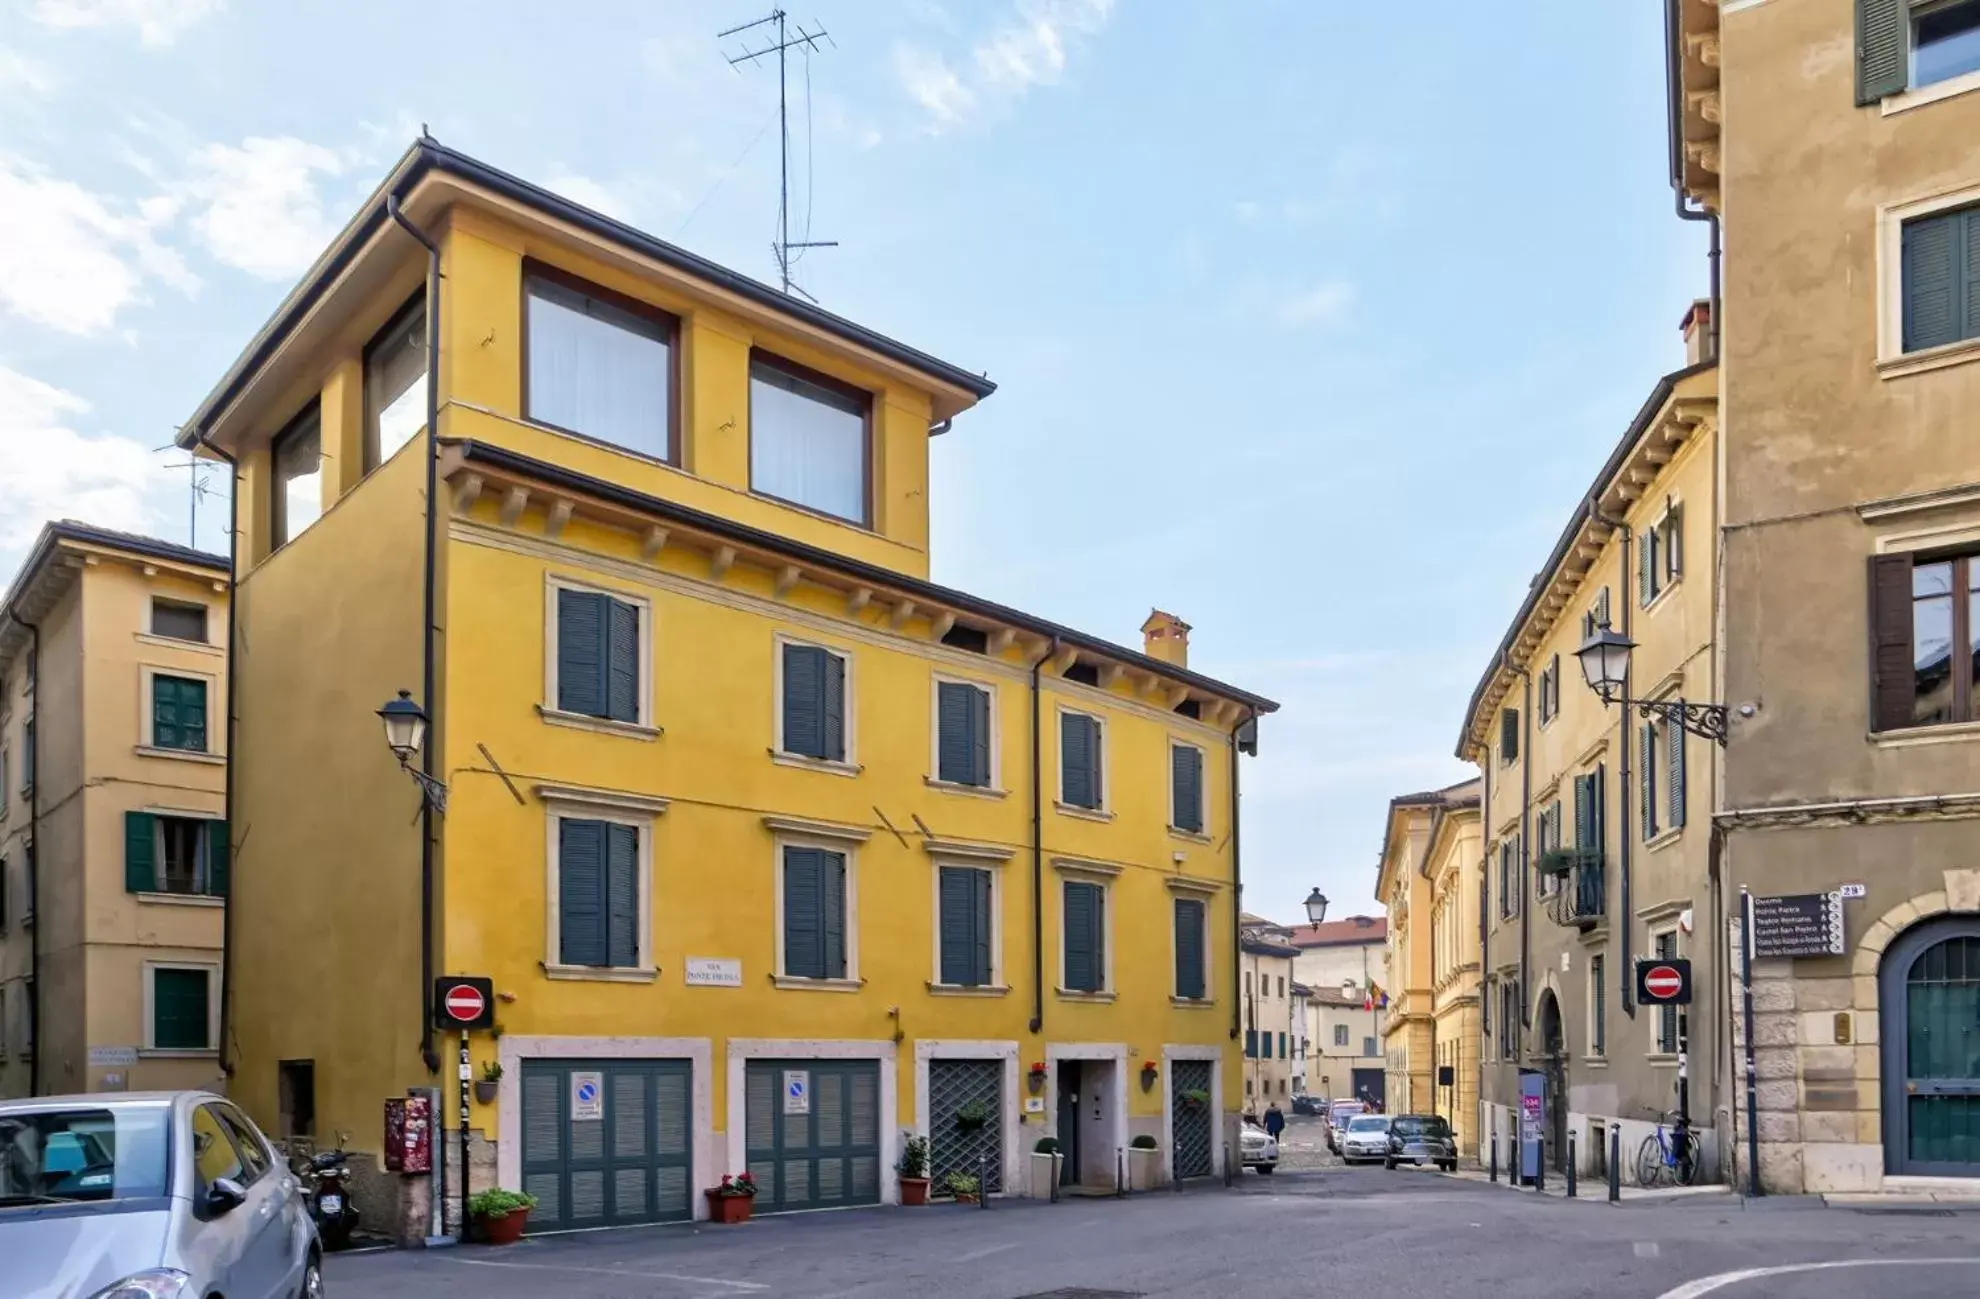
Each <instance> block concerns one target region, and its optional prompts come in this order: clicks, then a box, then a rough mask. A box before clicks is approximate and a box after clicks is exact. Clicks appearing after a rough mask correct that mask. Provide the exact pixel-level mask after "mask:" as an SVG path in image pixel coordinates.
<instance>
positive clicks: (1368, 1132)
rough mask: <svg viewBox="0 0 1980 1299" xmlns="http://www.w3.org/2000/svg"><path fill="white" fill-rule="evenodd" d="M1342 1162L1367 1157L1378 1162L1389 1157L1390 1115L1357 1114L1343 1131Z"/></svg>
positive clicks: (1357, 1160)
mask: <svg viewBox="0 0 1980 1299" xmlns="http://www.w3.org/2000/svg"><path fill="white" fill-rule="evenodd" d="M1340 1140H1341V1162H1342V1163H1344V1164H1352V1163H1357V1162H1359V1161H1361V1160H1363V1159H1367V1160H1370V1161H1373V1162H1376V1163H1379V1162H1381V1161H1382V1160H1384V1159H1387V1158H1388V1157H1389V1116H1388V1115H1386V1114H1357V1115H1355V1116H1354V1117H1353V1118H1351V1119H1349V1120H1348V1121H1347V1127H1346V1128H1344V1129H1343V1130H1342V1132H1341V1137H1340Z"/></svg>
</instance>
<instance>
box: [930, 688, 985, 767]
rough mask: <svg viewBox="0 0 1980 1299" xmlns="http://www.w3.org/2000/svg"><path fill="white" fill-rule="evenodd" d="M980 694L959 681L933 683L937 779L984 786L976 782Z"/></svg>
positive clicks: (980, 692)
mask: <svg viewBox="0 0 1980 1299" xmlns="http://www.w3.org/2000/svg"><path fill="white" fill-rule="evenodd" d="M982 694H983V692H982V691H980V690H978V689H977V688H976V687H975V686H969V685H964V684H962V683H961V682H958V681H941V682H937V683H936V686H935V727H936V738H935V751H936V761H935V776H936V779H938V780H946V781H950V782H951V783H953V784H957V785H976V784H982V783H985V782H983V781H979V780H978V779H977V778H976V723H977V714H976V701H977V699H978V698H980V697H981V696H982Z"/></svg>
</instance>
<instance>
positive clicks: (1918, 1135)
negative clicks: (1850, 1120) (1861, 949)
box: [1879, 918, 1980, 1177]
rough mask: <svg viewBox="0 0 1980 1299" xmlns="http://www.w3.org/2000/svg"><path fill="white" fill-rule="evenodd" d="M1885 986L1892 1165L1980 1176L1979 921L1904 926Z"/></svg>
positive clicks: (1895, 1169) (1887, 1134)
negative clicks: (1912, 928) (1905, 927)
mask: <svg viewBox="0 0 1980 1299" xmlns="http://www.w3.org/2000/svg"><path fill="white" fill-rule="evenodd" d="M1880 984H1881V986H1880V989H1879V991H1880V1000H1881V1003H1882V1005H1883V1008H1884V1009H1883V1017H1882V1018H1883V1032H1884V1052H1883V1058H1884V1075H1885V1081H1884V1157H1885V1168H1886V1171H1888V1172H1892V1173H1910V1174H1916V1175H1923V1176H1937V1177H1980V922H1976V921H1974V920H1972V919H1970V918H1956V919H1948V920H1942V921H1939V922H1937V923H1935V924H1929V925H1923V926H1920V927H1919V928H1918V929H1914V930H1912V931H1911V932H1909V933H1907V934H1905V935H1904V936H1903V937H1901V938H1900V939H1899V940H1898V941H1897V942H1896V943H1893V944H1892V945H1891V948H1890V950H1889V951H1887V952H1886V953H1885V955H1884V965H1883V971H1882V975H1881V978H1880Z"/></svg>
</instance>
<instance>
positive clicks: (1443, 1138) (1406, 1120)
mask: <svg viewBox="0 0 1980 1299" xmlns="http://www.w3.org/2000/svg"><path fill="white" fill-rule="evenodd" d="M1397 1164H1435V1165H1436V1166H1437V1167H1439V1168H1441V1169H1443V1170H1444V1171H1445V1172H1447V1173H1455V1172H1456V1171H1457V1138H1456V1137H1455V1136H1453V1135H1452V1134H1451V1125H1450V1124H1449V1123H1446V1122H1445V1121H1444V1118H1443V1116H1442V1115H1441V1114H1398V1115H1397V1116H1396V1117H1395V1119H1394V1120H1393V1121H1392V1122H1391V1123H1390V1124H1389V1157H1388V1158H1387V1159H1385V1160H1383V1161H1382V1166H1383V1167H1384V1168H1391V1169H1393V1168H1394V1167H1395V1166H1396V1165H1397Z"/></svg>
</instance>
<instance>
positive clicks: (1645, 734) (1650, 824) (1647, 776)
mask: <svg viewBox="0 0 1980 1299" xmlns="http://www.w3.org/2000/svg"><path fill="white" fill-rule="evenodd" d="M1636 753H1637V757H1638V758H1639V759H1641V760H1642V763H1643V769H1642V770H1641V771H1640V772H1638V773H1637V799H1638V801H1639V802H1640V804H1641V810H1642V814H1643V816H1642V819H1643V837H1644V838H1645V839H1649V838H1653V837H1655V835H1656V833H1657V728H1656V727H1655V726H1645V727H1644V728H1643V729H1642V730H1640V731H1638V732H1637V733H1636Z"/></svg>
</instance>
